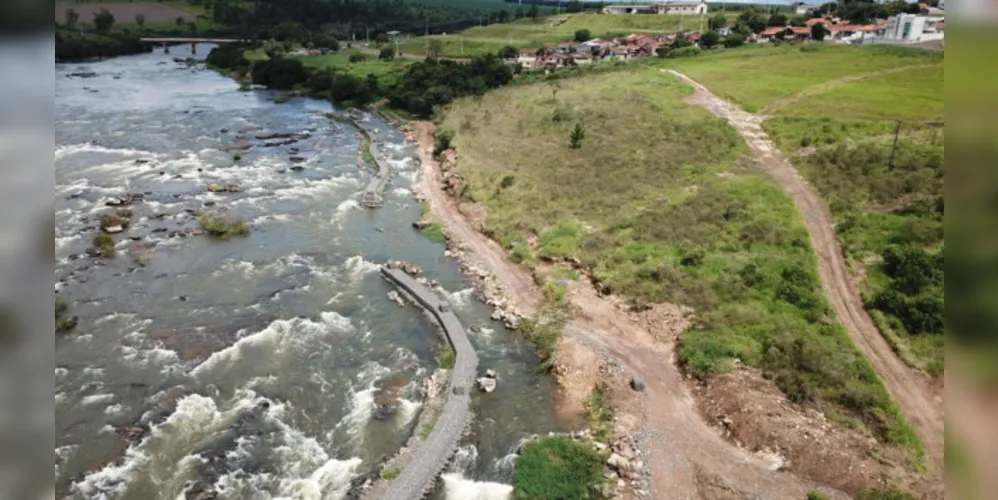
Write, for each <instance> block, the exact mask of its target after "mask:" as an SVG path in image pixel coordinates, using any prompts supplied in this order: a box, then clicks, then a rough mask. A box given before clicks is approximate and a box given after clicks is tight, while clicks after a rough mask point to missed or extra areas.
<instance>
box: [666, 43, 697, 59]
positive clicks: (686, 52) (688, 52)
mask: <svg viewBox="0 0 998 500" xmlns="http://www.w3.org/2000/svg"><path fill="white" fill-rule="evenodd" d="M700 52H701V50H700V47H697V46H695V45H691V46H689V47H683V48H681V49H674V50H673V51H671V52H669V57H692V56H698V55H700Z"/></svg>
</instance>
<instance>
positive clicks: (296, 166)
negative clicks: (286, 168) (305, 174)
mask: <svg viewBox="0 0 998 500" xmlns="http://www.w3.org/2000/svg"><path fill="white" fill-rule="evenodd" d="M302 170H305V167H303V166H301V165H294V166H292V167H291V171H292V172H301V171H302Z"/></svg>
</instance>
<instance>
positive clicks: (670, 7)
mask: <svg viewBox="0 0 998 500" xmlns="http://www.w3.org/2000/svg"><path fill="white" fill-rule="evenodd" d="M603 12H604V13H605V14H673V15H677V14H684V15H696V14H706V13H707V2H706V1H705V0H668V1H665V2H659V3H653V4H645V5H608V6H606V7H604V8H603Z"/></svg>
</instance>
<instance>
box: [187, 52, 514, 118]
mask: <svg viewBox="0 0 998 500" xmlns="http://www.w3.org/2000/svg"><path fill="white" fill-rule="evenodd" d="M246 48H247V47H245V46H236V45H234V44H232V45H226V46H221V47H217V48H215V49H213V50H212V51H211V53H210V54H208V57H207V60H206V62H207V63H208V64H209V65H211V66H213V67H216V68H219V69H223V70H234V71H239V72H247V71H248V72H251V73H252V79H253V83H255V84H258V85H264V86H266V87H268V88H272V89H280V90H290V89H293V88H296V87H303V88H305V89H308V90H309V91H310V92H312V93H313V94H318V95H324V96H328V97H329V98H331V99H332V100H333V101H335V102H337V103H340V104H343V103H346V104H349V105H355V106H362V105H365V104H368V103H370V102H373V101H375V100H377V99H379V98H383V97H387V98H388V99H390V102H391V106H393V107H396V108H399V109H404V110H406V111H408V112H409V113H411V114H413V115H415V116H418V117H429V116H430V115H432V114H433V110H434V108H435V107H436V106H440V105H445V104H448V103H450V102H451V101H452V100H454V99H455V98H457V97H461V96H465V95H481V94H484V93H485V92H486V91H488V90H490V89H494V88H498V87H501V86H503V85H506V84H508V83H509V82H510V81H511V80H512V79H513V68H510V67H509V66H508V65H506V64H505V63H504V62H503V60H502V59H500V58H499V57H497V56H495V55H492V54H488V55H484V56H478V57H473V58H472V59H471V60H470V61H469V62H468V63H456V62H454V61H438V60H435V59H427V60H426V61H423V62H419V63H415V64H412V65H410V66H409V67H408V68H407V69H406V71H405V73H403V74H402V75H400V76H399V77H398V78H397V79H395V80H394V81H392V82H391V83H388V84H385V83H383V82H380V81H379V80H378V78H377V77H375V76H374V75H368V76H367V77H365V78H361V77H358V76H355V75H351V74H348V73H346V72H344V71H340V70H334V69H324V70H309V69H308V68H305V67H304V66H303V65H302V63H301V61H300V60H298V59H295V58H286V57H284V56H283V55H282V54H281V53H280V52H279V51H268V55H269V56H270V57H269V58H268V59H266V60H260V61H256V62H254V63H252V64H251V63H250V62H249V61H248V60H247V59H246V58H245V56H243V51H244V50H245V49H246ZM381 57H382V58H383V59H387V58H390V57H394V54H393V53H392V51H391V49H390V48H389V49H387V50H385V51H382V54H381Z"/></svg>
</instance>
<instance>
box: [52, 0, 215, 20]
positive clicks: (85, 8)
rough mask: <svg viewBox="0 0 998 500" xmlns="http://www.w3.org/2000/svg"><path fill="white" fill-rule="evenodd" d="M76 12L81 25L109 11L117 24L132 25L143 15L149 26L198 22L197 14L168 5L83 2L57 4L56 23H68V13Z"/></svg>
mask: <svg viewBox="0 0 998 500" xmlns="http://www.w3.org/2000/svg"><path fill="white" fill-rule="evenodd" d="M69 9H73V10H75V11H76V12H77V13H78V14H79V15H80V22H81V23H89V22H92V21H93V18H94V16H95V15H96V14H97V13H99V12H100V11H101V9H107V11H108V12H110V13H111V15H113V16H114V20H115V23H116V24H118V23H120V24H132V23H135V16H136V15H137V14H142V15H144V16H145V22H146V23H148V24H173V23H176V22H177V19H178V18H180V19H183V20H184V22H194V21H196V20H197V16H196V14H195V13H192V12H191V11H188V10H183V9H181V8H179V7H175V6H173V5H170V4H166V3H155V2H134V3H131V2H130V3H122V2H113V3H111V2H82V3H57V4H55V21H56V22H57V23H60V24H62V23H64V22H66V11H67V10H69Z"/></svg>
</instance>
